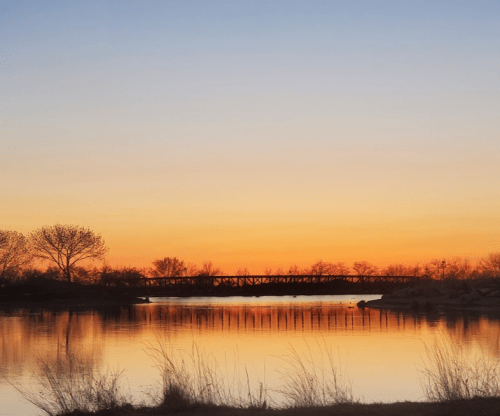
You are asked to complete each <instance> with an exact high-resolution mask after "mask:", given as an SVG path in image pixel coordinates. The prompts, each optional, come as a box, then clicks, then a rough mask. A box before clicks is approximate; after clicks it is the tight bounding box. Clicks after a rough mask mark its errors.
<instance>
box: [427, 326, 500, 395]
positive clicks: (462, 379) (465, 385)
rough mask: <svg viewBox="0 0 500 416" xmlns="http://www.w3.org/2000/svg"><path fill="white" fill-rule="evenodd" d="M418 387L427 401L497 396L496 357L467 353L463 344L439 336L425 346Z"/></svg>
mask: <svg viewBox="0 0 500 416" xmlns="http://www.w3.org/2000/svg"><path fill="white" fill-rule="evenodd" d="M425 348H426V353H427V358H426V359H424V365H423V368H422V369H421V370H420V371H421V372H422V374H423V378H424V379H423V382H422V387H423V389H424V394H425V396H426V397H427V399H428V400H430V401H439V402H444V401H450V400H463V399H472V398H488V397H500V360H499V359H491V358H488V357H487V356H486V354H485V353H479V354H476V355H474V356H472V357H471V356H470V355H468V354H467V353H466V351H465V349H464V347H463V345H461V344H458V343H456V342H453V340H451V339H449V338H447V337H445V336H441V337H440V338H439V339H436V340H435V341H434V344H433V345H432V346H431V347H429V346H427V345H426V346H425Z"/></svg>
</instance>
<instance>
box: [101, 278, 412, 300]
mask: <svg viewBox="0 0 500 416" xmlns="http://www.w3.org/2000/svg"><path fill="white" fill-rule="evenodd" d="M419 279H420V278H419V277H418V276H380V275H372V276H366V275H311V274H310V275H250V276H174V277H166V276H165V277H144V278H136V279H125V280H123V279H116V280H111V281H106V282H104V283H105V285H106V286H108V287H117V288H129V289H131V290H133V291H134V292H135V293H137V294H140V295H155V294H224V293H227V294H233V293H234V294H260V293H262V294H287V293H290V294H292V293H293V294H300V292H301V291H305V292H306V293H312V292H315V291H318V290H322V289H325V290H328V293H347V292H349V290H350V291H354V292H359V291H360V290H361V291H363V290H370V291H373V290H379V291H386V290H389V289H393V288H395V287H398V286H405V285H407V284H409V283H411V282H415V281H417V280H419ZM346 291H347V292H346ZM267 292H269V293H267ZM325 294H326V293H325Z"/></svg>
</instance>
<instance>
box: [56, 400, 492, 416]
mask: <svg viewBox="0 0 500 416" xmlns="http://www.w3.org/2000/svg"><path fill="white" fill-rule="evenodd" d="M499 409H500V398H496V397H495V398H475V399H468V400H454V401H446V402H395V403H367V404H365V403H352V404H337V405H331V406H318V407H303V408H286V409H273V408H260V407H249V408H238V407H231V406H216V405H210V404H196V403H194V404H190V405H182V406H178V405H177V406H176V405H175V404H171V405H161V406H157V407H148V406H142V407H140V406H133V405H131V404H125V405H123V406H121V407H118V408H115V409H107V410H102V411H98V412H95V413H94V412H92V413H85V412H72V413H68V414H65V415H62V416H71V415H76V414H78V416H105V415H106V416H165V415H169V414H177V415H181V416H195V415H196V416H199V415H209V416H212V415H213V416H215V415H225V416H267V415H273V416H274V415H276V416H327V415H328V416H368V415H370V416H396V415H397V416H400V415H405V416H421V415H426V416H442V415H453V416H470V415H474V414H480V415H482V416H494V415H495V416H496V415H498V412H499Z"/></svg>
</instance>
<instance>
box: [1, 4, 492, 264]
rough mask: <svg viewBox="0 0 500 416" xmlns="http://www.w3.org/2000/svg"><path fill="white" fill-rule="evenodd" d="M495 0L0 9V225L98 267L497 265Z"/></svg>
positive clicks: (4, 6)
mask: <svg viewBox="0 0 500 416" xmlns="http://www.w3.org/2000/svg"><path fill="white" fill-rule="evenodd" d="M499 21H500V2H498V1H497V0H495V1H476V2H470V1H455V0H454V1H377V0H371V1H315V0H313V1H294V0H287V1H278V0H270V1H240V0H234V1H230V0H225V1H221V0H213V1H202V0H198V1H196V0H187V1H181V0H179V1H128V0H125V1H110V0H99V1H93V0H89V1H85V2H80V1H67V0H64V1H53V0H48V1H43V2H39V1H33V0H30V1H24V0H12V1H10V0H0V229H4V230H16V231H19V232H22V233H29V232H30V231H33V230H35V229H37V228H40V227H42V226H47V225H53V224H56V223H60V224H76V225H81V226H85V227H89V228H91V229H92V230H94V231H95V232H97V233H99V234H101V235H102V237H103V238H104V240H105V241H106V244H107V245H108V247H109V249H110V250H109V253H108V256H107V262H108V263H109V264H111V265H122V266H134V267H147V266H150V265H151V262H152V261H153V260H155V259H159V258H163V257H174V256H175V257H178V258H179V259H182V260H185V261H187V262H193V263H196V264H198V265H201V264H202V263H203V262H204V261H212V262H213V263H214V264H215V265H216V266H219V267H221V268H222V269H223V270H224V271H225V272H226V273H233V272H235V271H236V270H237V269H238V268H243V267H247V268H248V269H249V270H250V272H252V273H261V272H263V271H264V269H265V268H272V269H275V268H278V267H281V268H286V267H288V266H289V265H291V264H297V265H299V266H301V267H305V266H308V265H310V264H312V263H314V262H316V261H318V260H323V261H332V262H337V261H344V262H346V263H347V264H349V263H352V262H353V261H360V260H364V261H369V262H371V263H374V264H376V265H379V266H384V265H387V264H390V263H406V264H413V263H416V262H426V261H429V260H432V259H436V258H438V259H440V258H443V257H451V256H461V257H468V258H470V259H472V260H474V259H477V258H479V257H482V256H485V255H487V254H488V253H490V252H497V251H500V184H499V179H498V178H500V163H499V161H500V117H499V116H498V114H500V25H499V24H498V22H499Z"/></svg>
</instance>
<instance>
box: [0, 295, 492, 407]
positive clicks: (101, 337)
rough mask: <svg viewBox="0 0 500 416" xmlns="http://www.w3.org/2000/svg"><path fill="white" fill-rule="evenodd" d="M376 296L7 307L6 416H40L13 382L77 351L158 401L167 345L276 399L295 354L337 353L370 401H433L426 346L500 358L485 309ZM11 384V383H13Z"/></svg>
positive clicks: (2, 398)
mask: <svg viewBox="0 0 500 416" xmlns="http://www.w3.org/2000/svg"><path fill="white" fill-rule="evenodd" d="M376 298H379V296H376V295H345V296H296V297H292V296H283V297H226V298H217V297H211V298H202V297H198V298H152V299H151V301H152V302H151V303H150V304H140V305H133V306H128V307H115V308H106V309H100V310H84V311H81V310H80V311H73V312H71V311H67V310H64V311H51V310H47V309H43V308H33V309H12V310H9V311H5V310H4V311H0V371H1V373H2V374H3V376H4V377H3V378H0V414H2V416H3V415H12V416H21V415H23V416H30V415H36V414H40V412H39V411H38V410H37V409H36V408H35V407H34V406H33V405H31V404H30V403H28V402H26V401H25V400H23V398H22V397H21V396H20V395H19V394H18V393H17V392H16V390H15V389H14V388H13V387H12V386H11V384H10V383H18V384H20V385H21V386H23V388H28V387H29V386H30V385H31V386H32V388H35V389H36V386H37V385H36V382H35V381H34V379H33V377H32V375H33V369H34V368H35V367H36V365H37V362H39V361H40V360H51V359H54V358H56V357H58V356H64V354H65V353H66V352H72V353H75V354H77V355H78V356H80V357H85V359H88V362H91V363H92V365H94V366H95V367H96V368H99V369H100V370H101V371H107V370H124V374H123V379H122V381H123V382H124V383H123V384H124V386H125V388H126V389H127V391H130V394H131V396H132V397H133V398H134V400H136V401H137V402H139V401H143V402H147V401H148V400H149V398H148V392H151V390H152V389H154V388H156V387H158V383H159V381H160V376H159V372H158V369H157V368H155V362H154V361H153V360H152V358H151V348H155V347H157V346H158V345H159V343H160V342H161V343H163V345H166V346H168V348H170V349H171V350H172V352H173V353H175V354H180V355H183V354H184V355H183V356H184V357H189V356H192V355H193V354H194V355H196V354H198V355H202V356H204V357H205V358H206V359H207V360H209V361H210V362H211V363H217V366H218V367H219V369H220V371H221V372H222V373H223V374H226V375H227V378H228V380H234V379H235V377H237V378H241V377H243V378H244V380H243V382H242V384H243V385H246V384H247V374H248V380H249V383H250V384H251V388H252V389H253V388H256V386H258V385H259V383H260V382H262V383H264V384H265V385H266V386H267V388H268V391H269V395H270V400H271V401H272V400H274V401H275V402H276V401H279V400H280V399H279V395H278V394H277V393H276V390H277V389H279V388H280V385H281V384H282V383H283V374H284V372H286V371H287V366H289V365H290V358H291V357H292V356H293V354H294V351H295V353H296V354H298V355H300V356H301V357H302V358H303V359H304V360H305V361H307V360H308V359H312V360H314V361H315V362H316V361H317V363H319V361H321V360H325V357H327V354H326V351H328V350H329V351H331V352H332V354H333V355H332V357H333V359H334V361H335V365H336V366H337V368H338V371H339V372H341V373H342V375H343V377H344V379H345V380H349V381H350V383H351V384H352V390H353V394H354V397H355V398H359V399H361V400H362V401H364V402H375V401H378V402H380V401H383V402H391V401H402V400H424V399H425V397H424V394H423V390H422V385H421V383H422V373H421V371H420V370H421V369H422V365H423V360H424V359H425V357H426V345H427V346H431V345H432V344H433V343H434V342H435V340H439V341H440V342H443V340H447V341H446V342H452V343H458V344H460V345H462V346H463V348H464V350H465V351H466V353H467V354H471V355H474V354H477V353H479V352H480V353H481V354H483V353H484V354H486V355H487V356H488V357H491V358H493V359H498V358H499V357H500V323H499V321H498V320H497V319H494V318H491V317H486V316H483V315H481V314H478V313H475V314H470V313H460V312H456V313H444V312H439V311H434V312H432V313H430V314H425V313H414V312H410V311H407V312H391V311H384V310H376V309H369V308H366V309H360V308H358V307H357V306H356V304H357V302H358V301H359V300H361V299H364V300H369V299H376ZM7 380H9V381H7Z"/></svg>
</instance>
